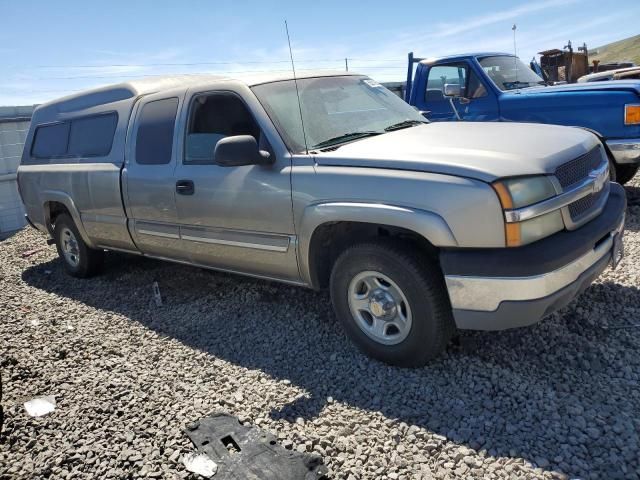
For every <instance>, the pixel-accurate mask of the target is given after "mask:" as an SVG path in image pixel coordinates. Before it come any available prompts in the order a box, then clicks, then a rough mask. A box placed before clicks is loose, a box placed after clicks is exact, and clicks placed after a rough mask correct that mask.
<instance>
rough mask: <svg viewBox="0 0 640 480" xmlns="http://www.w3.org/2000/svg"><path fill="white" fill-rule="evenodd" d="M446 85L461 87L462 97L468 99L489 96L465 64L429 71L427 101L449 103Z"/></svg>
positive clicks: (432, 68)
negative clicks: (446, 95)
mask: <svg viewBox="0 0 640 480" xmlns="http://www.w3.org/2000/svg"><path fill="white" fill-rule="evenodd" d="M445 84H453V85H460V91H461V92H462V96H463V97H466V98H480V97H484V96H486V95H487V90H486V88H485V87H484V85H483V84H482V82H481V81H480V79H479V78H478V76H477V75H476V74H475V72H474V71H473V70H471V69H469V67H468V66H467V65H466V64H464V63H459V64H458V63H455V64H450V65H437V66H435V67H431V68H430V69H429V75H428V77H427V89H426V92H425V101H427V102H430V103H433V102H449V99H448V98H447V97H445V96H444V86H445Z"/></svg>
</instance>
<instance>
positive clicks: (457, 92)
mask: <svg viewBox="0 0 640 480" xmlns="http://www.w3.org/2000/svg"><path fill="white" fill-rule="evenodd" d="M442 93H443V95H444V96H445V97H461V96H462V88H460V85H458V84H457V83H445V84H444V91H443V92H442Z"/></svg>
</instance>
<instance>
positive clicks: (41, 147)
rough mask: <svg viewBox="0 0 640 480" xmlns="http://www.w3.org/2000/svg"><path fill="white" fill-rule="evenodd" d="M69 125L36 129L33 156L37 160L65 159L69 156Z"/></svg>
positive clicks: (44, 126)
mask: <svg viewBox="0 0 640 480" xmlns="http://www.w3.org/2000/svg"><path fill="white" fill-rule="evenodd" d="M68 142H69V123H68V122H64V123H55V124H53V125H42V126H40V127H38V128H37V129H36V133H35V137H34V139H33V147H31V155H32V156H33V157H36V158H51V157H63V156H65V155H66V154H67V144H68Z"/></svg>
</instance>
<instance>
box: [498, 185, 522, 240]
mask: <svg viewBox="0 0 640 480" xmlns="http://www.w3.org/2000/svg"><path fill="white" fill-rule="evenodd" d="M492 186H493V189H494V190H495V191H496V193H497V194H498V198H499V199H500V204H501V205H502V208H503V209H504V210H510V209H512V208H513V198H511V193H509V189H508V188H507V187H505V186H504V184H503V183H500V182H496V183H494V184H492ZM504 235H505V243H506V244H507V247H518V246H520V241H521V237H520V224H519V223H505V224H504Z"/></svg>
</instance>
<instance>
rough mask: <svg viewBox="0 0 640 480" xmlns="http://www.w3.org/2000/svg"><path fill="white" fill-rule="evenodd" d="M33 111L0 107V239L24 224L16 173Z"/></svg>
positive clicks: (23, 108) (26, 108) (28, 108)
mask: <svg viewBox="0 0 640 480" xmlns="http://www.w3.org/2000/svg"><path fill="white" fill-rule="evenodd" d="M32 112H33V107H0V237H1V236H2V235H3V234H5V233H7V232H12V231H14V230H18V229H20V228H22V227H23V226H24V224H25V219H24V208H23V206H22V202H21V201H20V195H19V194H18V184H17V182H16V172H17V171H18V165H19V164H20V158H21V157H22V149H23V146H24V140H25V137H26V136H27V131H28V130H29V122H30V120H31V114H32Z"/></svg>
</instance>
